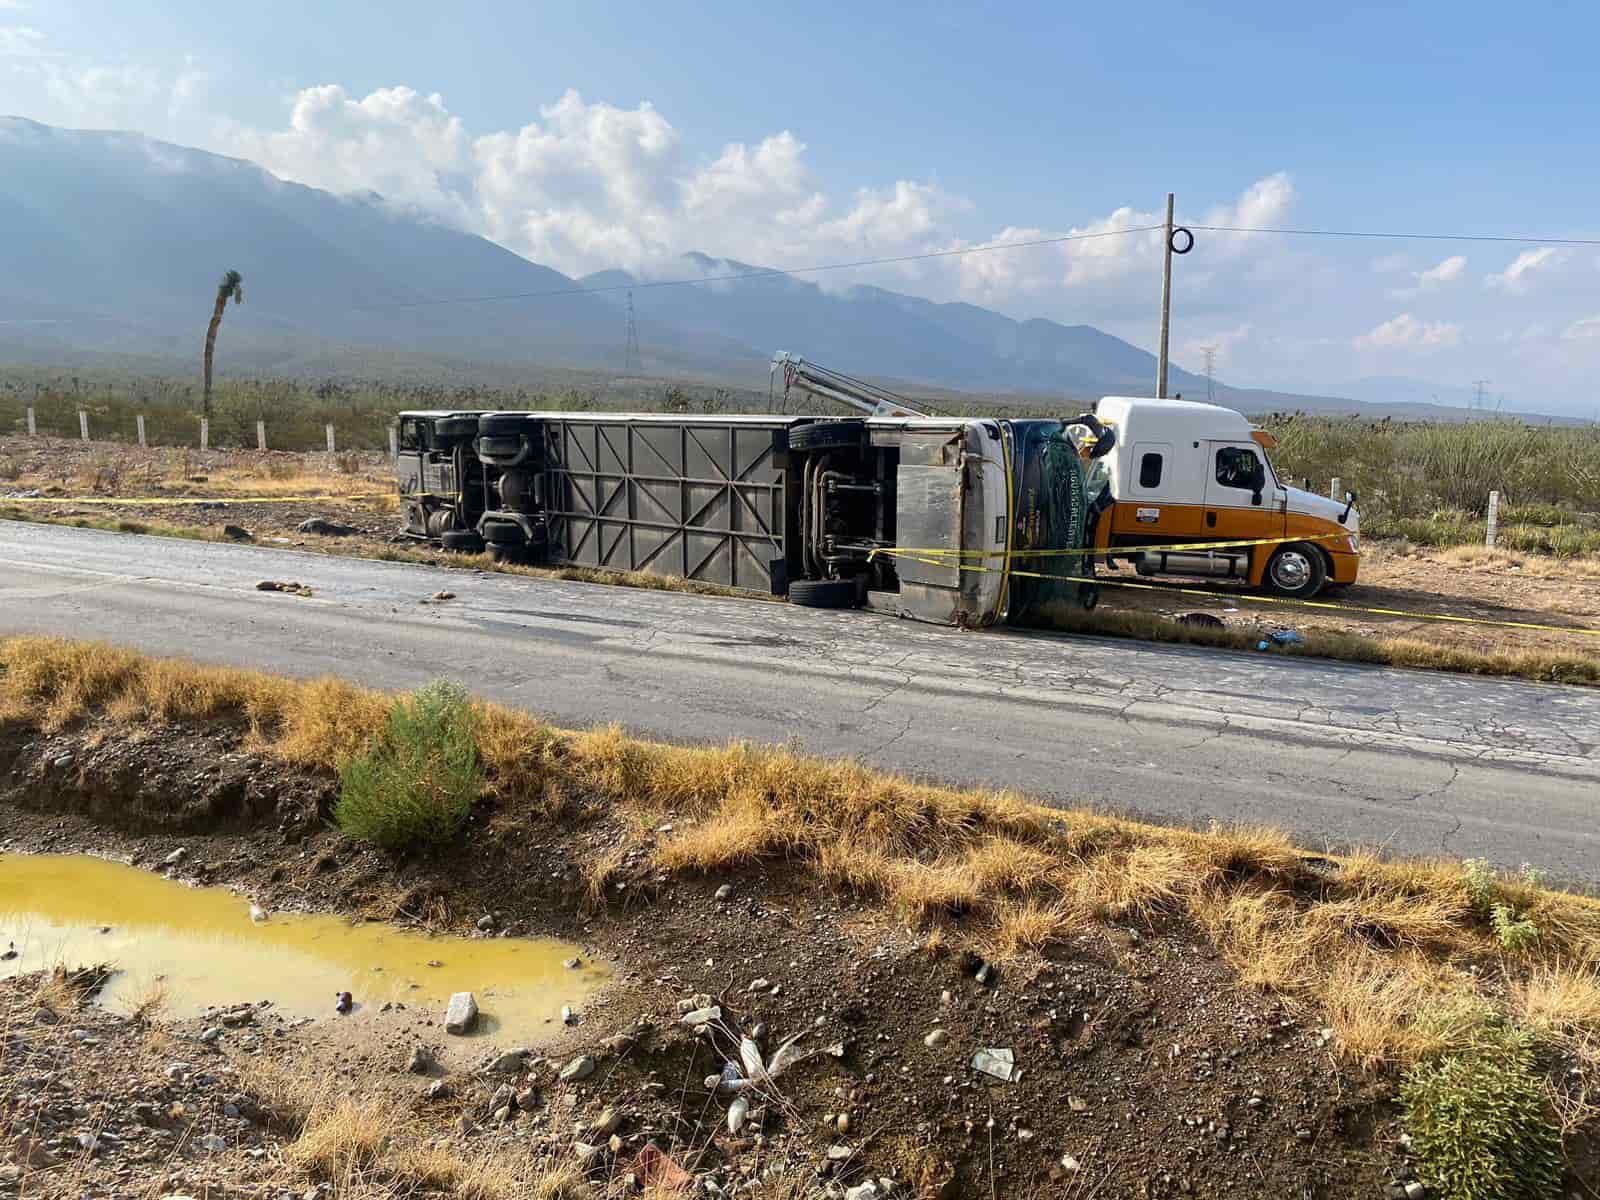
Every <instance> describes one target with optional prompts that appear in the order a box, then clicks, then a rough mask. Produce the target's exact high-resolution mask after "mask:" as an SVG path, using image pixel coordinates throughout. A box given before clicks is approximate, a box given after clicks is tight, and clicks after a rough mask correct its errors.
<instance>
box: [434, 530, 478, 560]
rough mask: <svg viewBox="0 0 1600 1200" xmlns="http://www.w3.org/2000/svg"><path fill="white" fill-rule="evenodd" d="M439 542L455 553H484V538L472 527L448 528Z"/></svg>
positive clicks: (441, 535)
mask: <svg viewBox="0 0 1600 1200" xmlns="http://www.w3.org/2000/svg"><path fill="white" fill-rule="evenodd" d="M439 544H440V545H442V546H443V547H444V548H445V549H446V550H449V551H451V552H452V553H455V554H482V553H483V539H482V538H481V537H479V536H478V534H477V532H476V531H475V530H472V529H446V530H445V531H444V532H443V533H442V534H440V535H439Z"/></svg>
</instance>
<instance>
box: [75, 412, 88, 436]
mask: <svg viewBox="0 0 1600 1200" xmlns="http://www.w3.org/2000/svg"><path fill="white" fill-rule="evenodd" d="M78 437H79V438H80V439H81V440H83V441H85V442H87V441H88V440H89V410H88V409H86V408H80V409H79V410H78Z"/></svg>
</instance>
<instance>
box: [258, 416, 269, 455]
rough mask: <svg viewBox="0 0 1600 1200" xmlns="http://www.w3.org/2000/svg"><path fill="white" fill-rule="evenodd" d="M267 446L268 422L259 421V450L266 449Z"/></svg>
mask: <svg viewBox="0 0 1600 1200" xmlns="http://www.w3.org/2000/svg"><path fill="white" fill-rule="evenodd" d="M266 448H267V423H266V422H265V421H257V422H256V449H257V450H265V449H266Z"/></svg>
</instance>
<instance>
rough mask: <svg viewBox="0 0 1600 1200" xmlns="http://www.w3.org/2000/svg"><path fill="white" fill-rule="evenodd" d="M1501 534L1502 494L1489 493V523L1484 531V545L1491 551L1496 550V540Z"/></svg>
mask: <svg viewBox="0 0 1600 1200" xmlns="http://www.w3.org/2000/svg"><path fill="white" fill-rule="evenodd" d="M1499 533H1500V493H1499V492H1490V493H1489V521H1488V524H1487V526H1486V527H1485V529H1484V535H1483V544H1484V545H1485V546H1488V547H1489V548H1490V549H1493V548H1494V540H1495V538H1496V537H1497V536H1499Z"/></svg>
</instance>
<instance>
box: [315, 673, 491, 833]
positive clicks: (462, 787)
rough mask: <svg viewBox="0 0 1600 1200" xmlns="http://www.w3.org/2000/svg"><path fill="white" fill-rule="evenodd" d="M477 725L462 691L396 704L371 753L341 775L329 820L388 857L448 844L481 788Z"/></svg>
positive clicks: (436, 689)
mask: <svg viewBox="0 0 1600 1200" xmlns="http://www.w3.org/2000/svg"><path fill="white" fill-rule="evenodd" d="M476 725H477V720H476V715H475V714H474V712H473V710H472V707H471V705H470V704H469V703H468V701H467V693H466V689H464V688H462V687H461V686H460V685H459V684H455V683H450V682H447V681H444V680H438V681H435V682H433V683H430V684H428V685H427V686H425V687H422V688H419V689H418V690H417V691H416V692H414V693H412V694H411V695H409V696H401V697H399V698H397V699H396V700H395V701H394V702H393V703H392V704H390V706H389V711H388V714H387V716H386V718H385V721H384V725H383V728H382V730H380V731H379V732H378V734H377V735H376V736H375V737H374V738H373V739H372V745H371V746H370V748H368V749H367V750H366V751H364V752H363V753H361V754H358V755H355V756H354V757H352V758H350V759H348V760H347V761H346V762H345V763H344V764H343V765H342V766H341V767H340V769H339V801H338V804H337V806H336V807H335V808H334V814H333V815H334V820H336V821H337V822H338V823H339V827H340V828H341V829H343V830H344V831H345V832H346V833H349V834H351V835H352V836H354V837H358V838H363V839H365V840H367V841H370V842H375V843H377V844H378V845H380V846H382V847H384V848H385V849H388V850H407V849H412V848H415V847H428V846H439V845H443V844H444V843H446V842H449V841H451V840H453V839H454V838H455V836H456V835H457V834H458V833H460V832H461V828H462V826H463V825H465V824H466V821H467V817H468V816H469V815H470V814H471V812H472V805H473V802H474V801H475V800H476V799H477V798H478V795H479V793H480V792H481V791H482V788H483V782H484V779H483V769H482V766H481V764H480V762H479V758H478V746H477V738H476V732H477V731H476Z"/></svg>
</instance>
